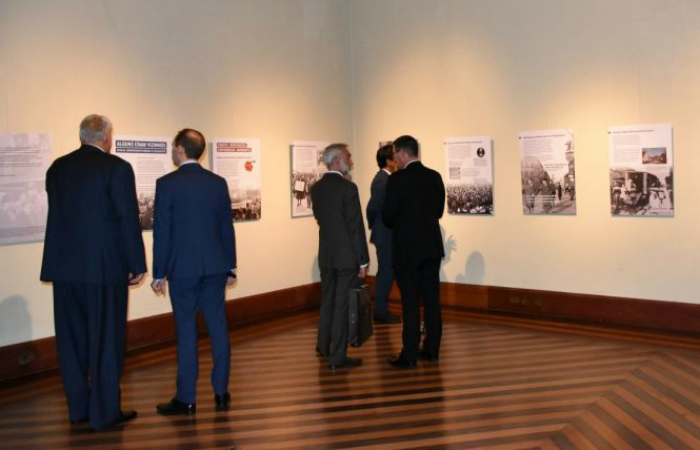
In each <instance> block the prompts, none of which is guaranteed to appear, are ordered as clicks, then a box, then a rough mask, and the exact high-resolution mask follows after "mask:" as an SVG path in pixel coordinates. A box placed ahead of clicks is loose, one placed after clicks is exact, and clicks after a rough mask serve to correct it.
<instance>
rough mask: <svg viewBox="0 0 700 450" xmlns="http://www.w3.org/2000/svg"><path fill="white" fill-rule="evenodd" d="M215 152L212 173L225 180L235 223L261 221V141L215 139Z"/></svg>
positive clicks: (213, 153) (213, 144)
mask: <svg viewBox="0 0 700 450" xmlns="http://www.w3.org/2000/svg"><path fill="white" fill-rule="evenodd" d="M212 149H213V151H212V170H213V171H214V173H216V174H218V175H220V176H222V177H224V178H225V179H226V183H227V184H228V190H229V195H230V196H231V212H232V214H233V220H234V222H247V221H251V220H259V219H260V217H262V195H261V192H262V177H261V172H260V157H261V152H260V139H246V138H225V139H224V138H219V139H214V141H213V142H212Z"/></svg>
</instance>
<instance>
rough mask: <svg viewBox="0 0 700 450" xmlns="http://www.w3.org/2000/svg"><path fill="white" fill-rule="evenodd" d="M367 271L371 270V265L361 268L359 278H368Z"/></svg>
mask: <svg viewBox="0 0 700 450" xmlns="http://www.w3.org/2000/svg"><path fill="white" fill-rule="evenodd" d="M367 269H369V264H367V265H366V266H361V267H360V273H359V274H358V276H359V277H360V278H364V277H366V276H367Z"/></svg>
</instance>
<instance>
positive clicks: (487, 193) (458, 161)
mask: <svg viewBox="0 0 700 450" xmlns="http://www.w3.org/2000/svg"><path fill="white" fill-rule="evenodd" d="M444 147H445V161H447V178H446V182H445V187H446V189H447V211H448V212H449V213H450V214H493V159H492V151H493V148H492V146H491V137H489V136H471V137H452V138H446V139H445V142H444Z"/></svg>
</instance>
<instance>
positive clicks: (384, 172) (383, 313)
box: [367, 144, 401, 324]
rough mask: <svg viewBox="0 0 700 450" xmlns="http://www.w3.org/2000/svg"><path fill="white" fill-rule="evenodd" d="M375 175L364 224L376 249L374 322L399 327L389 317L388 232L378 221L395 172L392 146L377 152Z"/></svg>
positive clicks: (389, 267)
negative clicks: (387, 187)
mask: <svg viewBox="0 0 700 450" xmlns="http://www.w3.org/2000/svg"><path fill="white" fill-rule="evenodd" d="M377 165H378V166H379V172H377V174H376V175H375V176H374V179H373V180H372V187H371V193H372V194H371V196H370V199H369V202H368V203H367V223H368V224H369V228H370V230H372V232H371V233H370V235H369V241H370V242H371V243H373V244H374V246H375V248H376V249H377V276H376V278H375V284H374V321H375V322H378V323H389V324H396V323H400V322H401V321H400V320H399V318H398V317H396V316H394V315H392V314H389V293H390V292H391V285H392V284H393V283H394V269H393V268H392V261H391V252H392V250H391V239H392V238H391V230H390V229H389V228H387V227H386V225H384V221H383V220H382V207H383V206H384V199H385V198H386V183H387V181H388V180H389V175H391V174H392V173H394V172H395V171H396V162H394V146H393V145H391V144H389V145H384V146H382V147H381V148H380V149H379V150H377Z"/></svg>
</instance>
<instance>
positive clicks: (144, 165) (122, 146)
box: [112, 135, 174, 230]
mask: <svg viewBox="0 0 700 450" xmlns="http://www.w3.org/2000/svg"><path fill="white" fill-rule="evenodd" d="M112 148H114V154H115V155H117V156H119V157H120V158H122V159H124V160H126V161H128V162H129V163H130V164H131V167H133V169H134V174H135V175H136V196H137V198H138V204H139V221H140V222H141V229H142V230H152V229H153V208H154V203H155V197H156V180H157V179H158V178H160V177H162V176H163V175H165V174H167V173H169V172H171V171H172V170H173V169H174V166H173V159H172V155H171V153H170V138H166V137H153V136H124V135H119V136H115V137H114V144H113V145H112Z"/></svg>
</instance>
